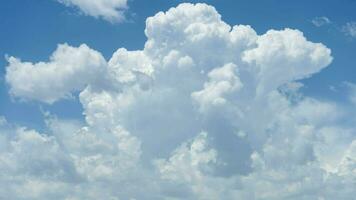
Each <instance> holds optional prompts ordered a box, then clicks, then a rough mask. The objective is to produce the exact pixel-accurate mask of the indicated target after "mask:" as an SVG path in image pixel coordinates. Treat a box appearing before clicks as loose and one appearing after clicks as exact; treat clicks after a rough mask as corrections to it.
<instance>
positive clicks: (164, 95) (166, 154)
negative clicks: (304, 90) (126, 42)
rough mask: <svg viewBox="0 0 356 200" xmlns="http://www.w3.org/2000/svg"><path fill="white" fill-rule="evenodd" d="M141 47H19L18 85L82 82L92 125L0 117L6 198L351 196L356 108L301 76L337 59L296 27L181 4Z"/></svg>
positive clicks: (48, 99)
mask: <svg viewBox="0 0 356 200" xmlns="http://www.w3.org/2000/svg"><path fill="white" fill-rule="evenodd" d="M145 34H146V36H147V38H148V39H147V42H146V44H145V47H144V49H143V50H139V51H128V50H126V49H123V48H121V49H118V50H117V52H115V53H114V55H113V56H112V58H111V59H110V60H109V61H105V59H104V58H103V56H101V54H100V53H99V52H97V51H95V50H92V49H90V48H89V47H87V46H86V45H81V46H80V47H71V46H69V45H67V44H64V45H60V46H59V47H58V49H57V50H56V51H55V52H54V54H53V55H52V57H51V59H50V61H49V62H41V63H30V62H22V61H21V60H20V59H17V58H14V57H10V58H9V59H8V60H9V65H8V67H7V74H6V81H7V83H8V85H9V86H10V93H11V95H13V96H14V97H15V98H18V99H22V100H25V101H30V100H37V101H42V102H45V103H49V104H51V103H54V102H56V101H60V100H62V99H65V98H68V97H71V96H72V94H73V93H74V92H80V95H79V99H80V102H81V104H82V105H83V108H84V114H85V124H78V123H73V122H70V121H65V120H60V119H52V118H50V119H47V124H48V128H49V130H50V131H49V133H46V134H40V133H38V132H37V131H34V130H27V129H25V128H21V127H11V125H9V124H8V123H7V122H6V120H1V121H0V122H2V123H1V124H2V126H1V127H2V129H1V133H2V134H1V137H0V144H2V145H1V146H0V152H1V153H0V161H1V162H0V171H1V172H4V173H1V175H0V177H1V178H0V181H1V184H2V186H3V187H0V197H1V198H5V199H67V200H77V199H78V200H84V199H137V200H141V199H143V200H144V199H148V200H152V199H167V200H168V199H192V200H193V199H194V200H195V199H201V200H209V199H212V200H216V199H224V200H230V199H231V200H234V199H256V200H257V199H268V200H279V199H280V200H282V199H283V200H285V199H298V200H300V199H320V200H321V199H352V198H353V196H354V194H355V192H356V190H355V188H356V187H355V178H356V171H355V166H356V160H355V152H356V142H355V127H353V126H348V125H347V124H342V123H340V121H342V119H345V118H354V116H350V115H349V114H348V112H346V111H344V110H343V109H342V107H341V106H340V105H338V104H336V103H333V102H328V101H321V100H318V99H314V98H311V97H306V96H303V95H302V94H300V93H299V92H298V88H299V87H300V84H298V83H296V81H298V80H301V79H304V78H307V77H310V76H312V75H313V74H315V73H318V72H319V71H321V70H322V69H323V68H325V67H327V66H328V65H329V64H330V62H331V61H332V57H331V51H330V50H329V49H328V48H327V47H325V46H324V45H323V44H319V43H313V42H310V41H308V40H307V39H306V38H305V37H304V36H303V33H302V32H300V31H298V30H292V29H284V30H279V31H278V30H270V31H267V32H266V33H265V34H263V35H258V34H256V32H255V31H254V30H253V29H252V28H251V27H250V26H245V25H238V26H233V27H231V26H230V25H228V24H226V23H225V22H223V21H222V20H221V16H220V15H219V14H218V13H217V11H216V10H215V9H214V7H211V6H208V5H205V4H181V5H179V6H178V7H176V8H171V9H170V10H168V11H167V12H160V13H157V14H156V15H155V16H153V17H150V18H148V19H147V21H146V30H145Z"/></svg>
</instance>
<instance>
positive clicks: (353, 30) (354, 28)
mask: <svg viewBox="0 0 356 200" xmlns="http://www.w3.org/2000/svg"><path fill="white" fill-rule="evenodd" d="M342 31H343V32H344V33H345V34H346V35H348V36H351V37H356V22H348V23H346V24H345V25H344V26H343V27H342Z"/></svg>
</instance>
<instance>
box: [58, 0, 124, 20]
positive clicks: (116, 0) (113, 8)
mask: <svg viewBox="0 0 356 200" xmlns="http://www.w3.org/2000/svg"><path fill="white" fill-rule="evenodd" d="M57 1H58V2H60V3H62V4H64V5H66V6H71V7H76V8H78V9H79V10H80V11H81V13H83V14H84V15H88V16H92V17H95V18H101V19H104V20H107V21H109V22H112V23H117V22H122V21H124V20H125V11H126V10H127V8H128V5H127V0H57Z"/></svg>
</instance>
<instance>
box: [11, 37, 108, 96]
mask: <svg viewBox="0 0 356 200" xmlns="http://www.w3.org/2000/svg"><path fill="white" fill-rule="evenodd" d="M7 60H8V62H9V65H8V67H7V68H6V77H5V78H6V82H7V83H8V84H9V85H11V89H10V94H11V95H13V96H16V97H20V98H23V99H33V100H39V101H43V102H46V103H53V102H55V101H57V100H59V99H62V98H68V97H70V95H71V93H72V92H75V91H79V90H82V89H84V87H85V86H86V85H87V84H89V83H90V82H95V81H100V79H102V77H100V74H101V73H103V71H104V70H105V67H106V65H107V63H106V61H105V59H104V58H103V56H102V55H101V54H100V53H99V52H97V51H95V50H92V49H90V48H89V47H88V46H87V45H85V44H83V45H81V46H79V47H71V46H68V45H67V44H62V45H58V48H57V49H56V51H55V52H54V53H53V54H52V56H51V57H50V60H49V62H39V63H35V64H34V63H31V62H22V61H21V60H20V59H18V58H15V57H9V58H7ZM99 77H100V78H99Z"/></svg>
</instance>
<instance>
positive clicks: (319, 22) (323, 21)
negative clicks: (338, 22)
mask: <svg viewBox="0 0 356 200" xmlns="http://www.w3.org/2000/svg"><path fill="white" fill-rule="evenodd" d="M311 22H312V23H313V24H314V26H316V27H321V26H324V25H327V24H330V23H331V21H330V19H329V18H327V17H325V16H323V17H315V18H314V19H313V20H312V21H311Z"/></svg>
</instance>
